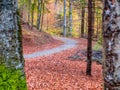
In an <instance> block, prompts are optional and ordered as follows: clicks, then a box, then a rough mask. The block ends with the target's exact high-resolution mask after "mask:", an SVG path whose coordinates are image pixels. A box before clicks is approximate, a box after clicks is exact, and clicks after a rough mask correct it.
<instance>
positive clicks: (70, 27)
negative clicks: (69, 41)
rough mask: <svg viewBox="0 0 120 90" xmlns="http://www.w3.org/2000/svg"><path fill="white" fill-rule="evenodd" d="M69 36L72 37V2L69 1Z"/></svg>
mask: <svg viewBox="0 0 120 90" xmlns="http://www.w3.org/2000/svg"><path fill="white" fill-rule="evenodd" d="M69 35H70V36H71V35H72V0H69Z"/></svg>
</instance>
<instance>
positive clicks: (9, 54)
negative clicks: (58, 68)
mask: <svg viewBox="0 0 120 90" xmlns="http://www.w3.org/2000/svg"><path fill="white" fill-rule="evenodd" d="M18 14H19V11H18V2H17V0H14V1H12V0H7V1H6V0H1V1H0V54H1V56H0V77H1V79H2V81H1V82H0V89H1V90H26V84H25V75H24V72H23V71H24V70H23V67H24V60H23V56H22V37H21V36H22V35H21V34H22V33H21V27H20V20H19V18H18ZM1 58H3V59H1ZM2 75H4V78H2ZM1 79H0V80H1ZM8 83H9V84H8ZM13 87H14V88H13Z"/></svg>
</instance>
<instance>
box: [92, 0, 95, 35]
mask: <svg viewBox="0 0 120 90" xmlns="http://www.w3.org/2000/svg"><path fill="white" fill-rule="evenodd" d="M94 24H95V0H93V1H92V33H93V36H94V33H95V30H94Z"/></svg>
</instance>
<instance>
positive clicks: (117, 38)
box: [103, 0, 120, 90]
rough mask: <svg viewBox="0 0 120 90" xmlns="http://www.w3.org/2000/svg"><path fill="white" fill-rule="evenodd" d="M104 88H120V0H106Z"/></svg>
mask: <svg viewBox="0 0 120 90" xmlns="http://www.w3.org/2000/svg"><path fill="white" fill-rule="evenodd" d="M103 38H104V46H103V47H104V62H103V73H104V90H120V0H104V12H103Z"/></svg>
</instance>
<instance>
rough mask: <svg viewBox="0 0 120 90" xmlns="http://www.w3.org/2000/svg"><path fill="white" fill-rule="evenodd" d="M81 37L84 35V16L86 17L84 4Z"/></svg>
mask: <svg viewBox="0 0 120 90" xmlns="http://www.w3.org/2000/svg"><path fill="white" fill-rule="evenodd" d="M81 13H82V15H81V37H84V18H85V8H84V7H83V6H82V9H81Z"/></svg>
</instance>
